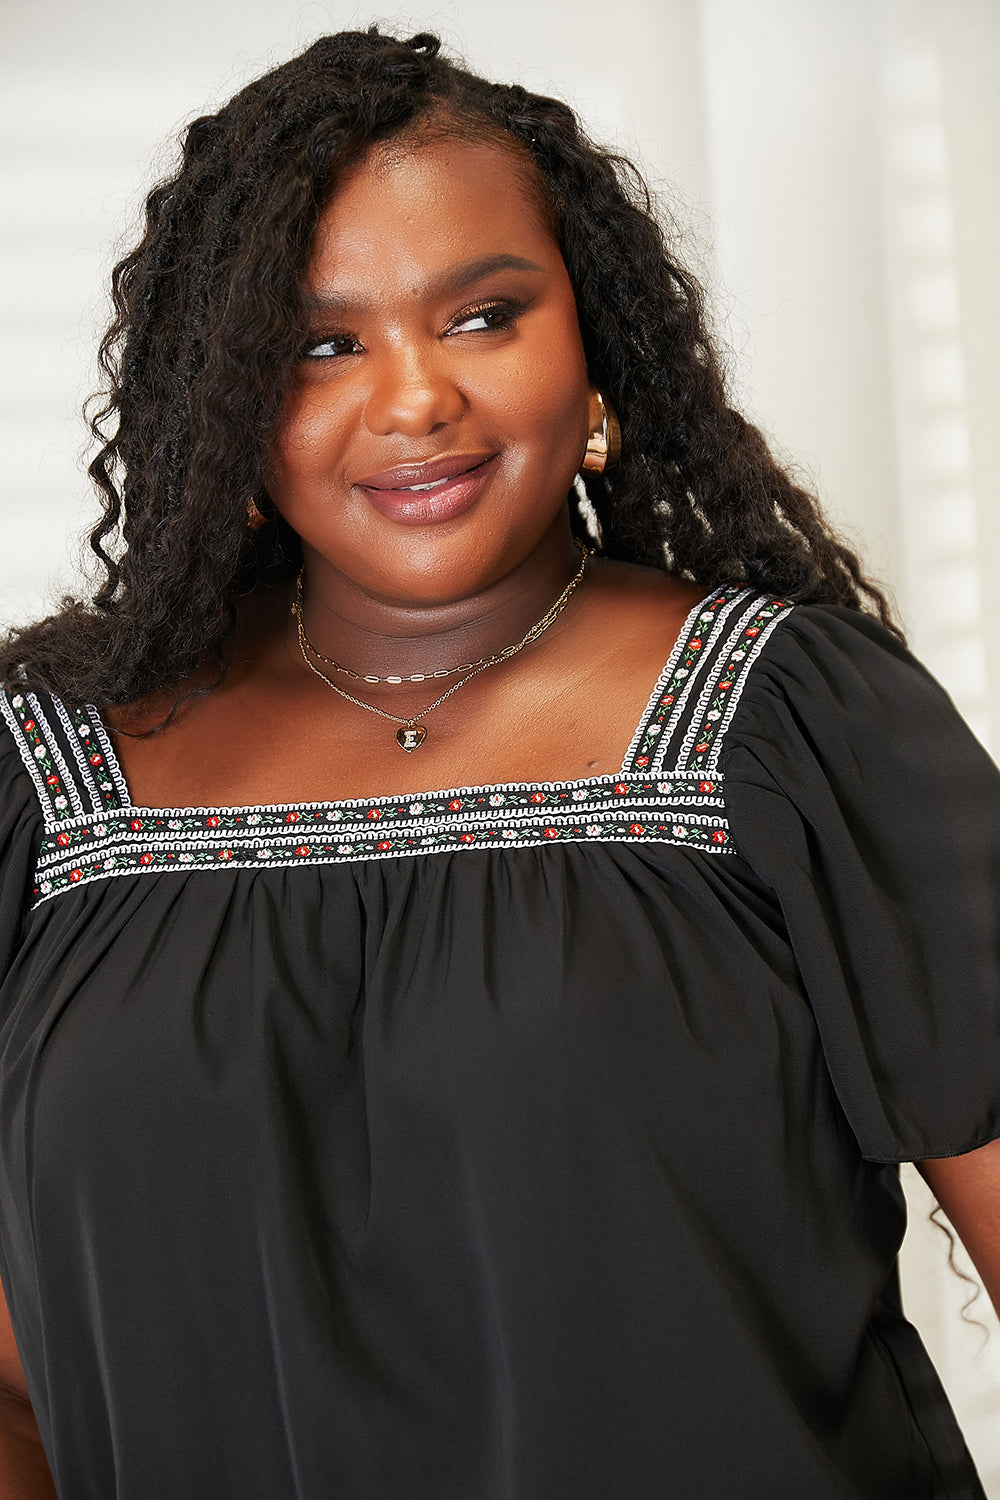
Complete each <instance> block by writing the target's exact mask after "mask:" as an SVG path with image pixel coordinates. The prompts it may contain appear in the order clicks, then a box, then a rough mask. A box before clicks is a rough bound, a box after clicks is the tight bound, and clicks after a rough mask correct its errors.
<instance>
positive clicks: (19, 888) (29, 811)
mask: <svg viewBox="0 0 1000 1500" xmlns="http://www.w3.org/2000/svg"><path fill="white" fill-rule="evenodd" d="M42 832H43V816H42V809H41V806H40V804H39V801H38V797H37V795H36V793H35V788H34V786H33V785H32V782H31V777H30V776H29V775H28V773H27V771H26V770H25V767H24V763H23V761H22V760H21V756H20V754H19V752H18V748H17V745H16V743H15V741H14V737H13V735H12V734H11V732H10V729H9V728H8V726H7V724H6V723H5V722H4V720H3V719H2V718H0V984H2V983H3V981H4V979H5V978H6V976H7V973H8V971H9V969H10V966H11V962H12V960H13V958H14V954H15V953H16V951H17V947H18V943H19V941H20V937H21V929H22V926H23V923H24V917H25V914H26V912H27V909H28V906H29V903H30V900H31V892H32V888H33V875H34V868H35V860H36V857H37V854H38V846H39V843H40V841H41V838H42Z"/></svg>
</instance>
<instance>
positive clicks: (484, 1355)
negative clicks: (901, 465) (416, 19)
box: [0, 31, 1000, 1500]
mask: <svg viewBox="0 0 1000 1500" xmlns="http://www.w3.org/2000/svg"><path fill="white" fill-rule="evenodd" d="M115 297H116V307H117V314H118V315H117V319H116V322H115V324H114V326H113V328H112V330H111V333H110V334H109V336H108V339H107V340H106V341H105V346H104V352H105V360H106V365H107V369H108V371H109V374H110V377H111V381H112V396H111V399H110V402H109V404H108V408H107V411H106V413H105V418H104V420H105V421H107V422H108V423H109V424H110V435H109V436H108V437H107V438H106V440H105V441H104V443H103V446H102V449H101V452H100V454H99V456H98V458H97V460H96V461H95V463H94V465H93V468H92V472H93V474H94V477H95V478H96V480H97V482H98V485H99V487H100V489H101V490H102V492H103V496H104V503H105V512H106V515H105V520H104V522H103V523H102V525H101V526H100V527H99V528H98V531H97V532H96V533H95V545H96V547H97V550H98V553H99V555H100V556H101V557H102V559H103V561H104V565H105V568H106V571H107V578H106V582H105V584H104V586H103V587H102V589H101V590H100V592H99V593H98V595H97V597H96V599H95V601H94V603H93V605H92V606H88V607H84V606H73V607H70V608H68V609H66V610H65V611H64V612H63V613H62V614H61V615H59V616H57V617H55V618H54V619H51V620H48V621H44V622H42V623H41V624H40V625H37V626H35V627H32V628H30V629H27V630H25V631H22V632H21V633H20V634H18V635H16V636H15V637H14V638H13V639H12V640H11V641H10V642H9V643H8V645H7V648H6V650H5V653H4V655H3V672H4V674H5V678H6V680H7V682H8V683H9V688H8V691H7V694H6V698H5V699H4V704H5V718H6V731H5V739H4V742H3V762H2V765H0V776H2V782H0V784H2V786H3V789H4V790H3V798H2V814H0V816H2V825H0V828H2V839H3V848H4V851H5V853H4V861H3V867H2V868H3V885H2V888H0V890H2V895H0V900H2V908H0V910H2V922H0V941H2V944H3V971H2V972H3V973H4V974H5V976H6V977H5V981H4V987H3V992H2V1002H0V1026H2V1031H0V1056H2V1064H3V1075H2V1080H3V1081H2V1091H0V1130H2V1135H0V1141H2V1154H0V1174H2V1179H3V1181H2V1188H3V1201H4V1203H5V1206H6V1207H5V1217H4V1223H3V1230H2V1240H0V1247H2V1257H0V1260H2V1270H3V1285H4V1289H5V1292H6V1296H7V1300H8V1302H9V1308H10V1317H11V1323H12V1327H13V1333H14V1335H15V1336H16V1348H17V1351H18V1352H19V1355H20V1364H18V1363H17V1362H16V1361H17V1356H16V1355H15V1353H14V1345H13V1341H11V1344H10V1351H9V1355H8V1361H7V1370H6V1384H7V1387H8V1389H9V1390H14V1391H16V1390H17V1389H18V1388H20V1391H21V1399H20V1401H19V1400H18V1398H17V1396H16V1395H13V1396H10V1398H9V1399H8V1402H7V1410H8V1416H9V1420H8V1423H7V1426H6V1431H7V1434H8V1438H7V1444H8V1455H9V1456H8V1458H7V1463H8V1469H9V1473H10V1476H11V1477H10V1478H9V1479H8V1480H7V1489H6V1490H5V1493H9V1494H12V1495H16V1496H18V1497H27V1496H37V1495H42V1494H51V1493H52V1489H51V1481H50V1480H49V1479H48V1478H47V1477H46V1475H45V1473H44V1470H43V1464H42V1460H41V1458H40V1456H39V1448H38V1445H37V1442H36V1443H34V1445H33V1443H32V1437H31V1433H30V1432H26V1430H25V1426H24V1424H25V1423H26V1421H27V1418H26V1412H27V1406H26V1398H30V1403H31V1407H32V1408H33V1411H34V1416H35V1419H36V1420H37V1428H38V1431H39V1433H40V1438H41V1442H42V1443H43V1444H44V1453H45V1459H46V1461H47V1464H48V1466H49V1467H50V1469H51V1474H52V1477H53V1481H54V1485H55V1489H56V1491H57V1492H58V1494H59V1495H60V1496H62V1497H65V1500H98V1497H99V1500H106V1497H109V1496H117V1497H122V1500H150V1497H159V1496H163V1497H167V1496H169V1497H177V1496H184V1497H185V1500H228V1497H233V1500H236V1497H239V1500H246V1497H250V1496H255V1497H256V1496H259V1497H261V1500H264V1497H266V1500H286V1497H287V1500H292V1497H295V1500H327V1497H329V1496H330V1495H338V1496H344V1497H349V1500H368V1497H371V1500H376V1497H378V1500H384V1497H399V1500H403V1497H406V1500H424V1497H426V1500H431V1497H433V1500H445V1497H448V1500H452V1497H454V1500H459V1497H461V1500H471V1497H475V1500H501V1497H503V1500H570V1497H572V1500H581V1497H584V1496H593V1497H602V1500H603V1497H614V1500H650V1497H654V1496H655V1497H659V1496H662V1495H668V1494H669V1495H678V1496H681V1495H683V1496H684V1497H685V1500H719V1497H730V1496H734V1495H739V1496H740V1497H741V1500H757V1497H759V1500H764V1497H767V1500H775V1497H779V1496H787V1497H795V1500H801V1497H804V1496H809V1497H810V1500H827V1497H829V1500H835V1497H836V1500H846V1497H848V1496H850V1497H861V1496H864V1497H872V1500H874V1497H878V1500H887V1497H899V1500H903V1497H905V1500H914V1497H917V1496H921V1497H923V1496H928V1497H929V1496H948V1497H958V1496H962V1497H968V1496H976V1495H979V1496H981V1495H982V1490H981V1487H980V1486H979V1482H978V1480H977V1478H976V1476H975V1472H974V1469H973V1466H972V1463H971V1460H970V1459H969V1457H968V1455H967V1453H966V1451H965V1448H964V1445H963V1443H962V1439H961V1437H960V1435H959V1433H958V1430H957V1428H956V1426H955V1423H954V1419H953V1417H952V1415H951V1413H950V1411H949V1409H948V1407H947V1403H946V1401H945V1399H944V1397H943V1394H942V1392H941V1390H940V1387H939V1385H938V1383H937V1380H936V1377H935V1375H934V1373H933V1370H932V1369H931V1367H930V1365H929V1362H928V1360H927V1357H926V1355H925V1353H924V1351H923V1349H922V1347H921V1345H920V1343H919V1340H918V1338H917V1336H916V1334H915V1333H914V1331H913V1330H912V1328H910V1326H909V1325H908V1324H907V1323H906V1322H905V1320H904V1319H903V1316H902V1313H901V1310H900V1306H899V1299H898V1291H897V1283H896V1276H895V1257H896V1252H897V1250H898V1246H899V1241H900V1238H901V1235H902V1230H903V1222H904V1209H903V1202H902V1198H901V1195H900V1189H899V1183H898V1174H897V1169H896V1165H895V1164H896V1163H897V1162H898V1161H900V1160H911V1159H912V1160H918V1161H921V1162H922V1164H923V1170H924V1172H925V1174H926V1176H927V1178H928V1180H929V1181H930V1183H931V1185H932V1186H933V1188H934V1189H935V1191H936V1192H937V1193H938V1195H939V1197H940V1198H941V1200H942V1201H943V1202H944V1204H945V1205H946V1207H947V1208H948V1211H949V1213H950V1214H951V1216H952V1218H953V1221H954V1222H955V1224H956V1226H957V1228H958V1230H959V1232H960V1233H961V1234H962V1236H963V1238H964V1239H965V1241H966V1243H967V1244H968V1246H969V1248H970V1251H971V1252H972V1254H973V1256H974V1257H975V1259H976V1262H977V1264H978V1266H979V1268H980V1270H981V1273H982V1275H983V1278H984V1280H986V1281H987V1283H988V1284H989V1285H990V1286H991V1288H992V1291H993V1295H994V1298H996V1297H997V1296H998V1295H1000V1294H998V1285H1000V1243H998V1239H1000V1236H998V1234H997V1225H998V1222H1000V1154H998V1152H1000V1148H998V1145H997V1143H996V1137H997V1135H998V1134H1000V1084H998V1079H997V1067H996V1055H997V1042H998V1040H1000V1013H998V1005H997V998H996V997H997V992H998V987H997V970H998V963H997V957H998V951H1000V943H998V934H997V903H996V899H995V893H996V883H997V875H998V865H1000V858H998V855H1000V848H998V839H997V820H996V816H995V814H996V810H997V808H998V805H1000V797H998V789H997V776H996V773H995V771H994V770H993V769H992V767H991V766H990V764H989V762H988V761H987V758H986V757H985V755H984V754H983V753H982V751H980V750H979V749H978V747H977V746H976V744H975V742H974V741H973V740H972V737H971V736H970V735H969V734H968V732H967V731H966V730H965V729H964V728H963V726H962V725H961V723H960V721H959V720H958V718H957V716H956V714H955V713H954V710H953V709H952V708H951V706H950V705H949V703H948V701H947V699H946V698H945V696H944V694H943V693H942V692H941V690H940V689H939V688H938V687H937V686H936V685H935V684H934V683H933V682H932V681H931V680H930V679H929V678H928V677H927V675H926V674H925V673H924V672H923V670H922V669H921V668H920V667H919V666H918V665H917V664H916V663H915V662H913V660H912V659H911V658H910V657H909V656H908V655H907V654H906V652H905V650H904V648H903V646H902V645H901V644H900V642H899V639H898V637H897V635H896V634H895V633H894V632H893V629H892V627H891V624H890V622H889V621H888V617H887V610H886V606H885V603H884V601H883V599H882V596H881V595H880V594H879V593H878V591H877V590H876V589H875V588H874V587H873V586H872V585H871V584H870V583H868V582H867V581H866V580H865V579H864V577H863V576H862V574H861V572H860V569H859V566H858V563H857V561H856V559H855V558H854V557H853V556H852V555H851V554H850V553H849V552H848V551H846V550H845V548H844V547H843V546H842V545H841V544H840V543H839V542H838V541H837V540H836V539H835V538H834V537H833V536H832V535H831V534H830V532H829V531H828V530H827V528H826V526H825V523H824V522H823V520H822V519H821V517H820V514H819V512H818V510H817V508H816V505H815V503H814V502H813V501H812V500H811V499H810V497H808V496H807V495H805V494H804V493H803V492H802V491H800V490H798V489H796V488H795V487H794V486H793V485H792V484H791V483H790V481H789V480H788V478H787V477H786V476H785V475H784V474H783V473H782V472H781V471H780V470H779V469H778V468H777V466H776V465H775V464H774V462H773V460H772V459H771V457H770V456H769V454H768V452H767V449H766V446H765V444H764V442H763V440H762V438H761V437H760V435H759V434H758V433H757V432H756V431H755V430H754V429H753V428H751V427H749V426H748V425H747V424H746V423H745V422H743V421H742V420H741V419H740V418H739V417H738V416H737V415H736V414H735V413H733V412H732V411H730V410H729V409H728V407H727V406H726V403H725V398H724V393H723V387H722V381H721V377H720V373H719V366H718V363H717V361H716V358H715V355H714V353H713V351H712V350H711V348H710V346H709V344H708V342H707V339H706V335H705V332H704V325H703V323H702V320H701V310H700V304H699V297H698V293H697V289H696V288H695V286H694V284H693V283H692V282H691V280H690V278H689V277H687V276H686V275H685V274H684V272H683V271H681V270H680V269H678V268H677V267H676V266H675V265H673V263H672V262H671V261H670V260H669V259H668V258H667V257H666V253H665V250H664V246H663V241H662V238H661V234H660V231H659V230H658V228H657V227H656V225H655V223H654V221H653V219H652V218H651V217H650V215H649V212H648V206H647V203H646V201H645V199H644V196H643V190H642V188H641V185H639V184H638V183H637V182H636V181H635V179H634V178H633V177H632V176H631V174H630V172H629V170H628V168H627V167H626V166H624V164H622V163H620V162H618V161H616V160H615V159H614V158H612V157H610V156H608V155H607V154H606V153H605V152H602V151H601V150H599V149H598V148H596V147H594V146H593V145H591V144H590V143H589V142H588V141H587V140H586V139H585V138H584V137H583V135H582V134H581V133H580V130H579V128H578V126H577V123H576V121H575V119H574V118H573V116H572V114H571V113H570V111H569V110H568V109H567V108H566V107H565V106H564V105H562V104H559V103H557V102H555V101H553V100H549V99H543V98H538V97H536V96H533V95H530V94H527V93H525V92H524V91H523V90H522V89H519V88H516V87H515V88H510V87H506V86H498V85H492V84H488V83H485V82H484V81H482V80H480V79H478V78H475V77H473V76H472V75H470V74H468V73H466V72H464V71H462V70H460V69H458V68H456V67H455V66H454V65H452V64H451V63H449V62H448V61H447V60H445V59H444V58H442V57H441V56H440V55H439V53H438V46H437V43H436V41H435V40H434V39H433V38H430V37H426V36H420V37H416V38H414V39H413V40H412V41H410V42H400V41H397V40H395V39H393V38H391V37H387V36H384V35H380V34H379V33H378V32H377V31H371V32H369V33H367V34H363V35H362V34H355V33H350V34H342V35H340V36H336V37H330V38H326V39H324V40H323V41H320V42H318V43H316V44H315V45H314V46H313V47H311V48H310V49H309V50H308V51H307V52H306V53H305V54H304V55H303V56H301V57H299V58H297V59H295V60H293V61H292V62H290V63H287V64H285V65H283V66H282V67H280V68H278V69H276V70H275V71H274V72H273V73H271V74H269V75H268V76H267V77H265V78H262V79H260V80H258V81H257V82H255V83H252V84H251V85H250V86H249V87H247V88H246V89H244V90H243V91H242V92H241V93H240V94H238V95H237V96H236V98H235V99H234V100H233V101H231V103H230V104H228V105H227V106H226V107H225V108H224V109H223V110H221V111H220V112H219V114H218V115H216V116H212V117H207V118H205V119H201V120H198V121H196V122H195V123H194V125H192V126H191V128H190V130H189V131H188V133H187V137H186V142H185V148H184V159H183V163H182V166H181V168H180V170H179V172H178V174H177V175H176V177H174V178H173V179H172V180H170V181H168V182H167V183H165V184H164V185H163V186H161V187H160V188H158V189H157V190H156V191H155V192H154V193H153V194H152V195H151V196H150V199H149V203H148V209H147V221H146V232H145V236H144V238H143V241H142V243H141V245H140V246H139V247H138V248H137V249H136V250H135V251H134V252H133V254H132V255H130V256H129V257H128V258H127V259H126V260H125V261H123V262H122V264H121V266H120V267H119V268H118V270H117V272H116V275H115ZM616 412H617V413H618V415H619V416H620V421H621V433H620V461H618V462H617V463H616V462H615V460H616V458H617V449H618V446H619V443H618V432H617V423H616V418H615V413H616ZM581 467H582V470H583V473H582V484H577V486H576V488H575V489H574V482H575V481H574V476H576V475H577V472H578V471H579V470H581ZM567 497H569V500H567ZM105 544H109V545H108V546H107V549H106V545H105ZM864 605H868V606H870V607H871V609H872V610H873V611H874V614H875V616H878V617H880V618H873V616H872V614H870V613H866V612H864V609H863V606H864ZM880 620H881V623H880ZM887 627H888V628H887ZM87 705H90V706H89V707H88V706H87ZM441 788H446V789H449V790H444V791H442V790H440V789H441ZM22 1367H23V1369H22ZM10 1413H17V1414H18V1415H19V1416H20V1418H21V1421H22V1426H21V1428H20V1430H17V1429H16V1426H15V1422H14V1419H13V1418H12V1417H10Z"/></svg>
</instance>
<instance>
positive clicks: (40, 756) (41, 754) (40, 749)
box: [35, 745, 45, 760]
mask: <svg viewBox="0 0 1000 1500" xmlns="http://www.w3.org/2000/svg"><path fill="white" fill-rule="evenodd" d="M35 759H36V760H44V759H45V746H44V745H36V746H35Z"/></svg>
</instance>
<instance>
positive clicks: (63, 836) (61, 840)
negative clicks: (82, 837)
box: [56, 833, 69, 848]
mask: <svg viewBox="0 0 1000 1500" xmlns="http://www.w3.org/2000/svg"><path fill="white" fill-rule="evenodd" d="M56 843H57V844H61V845H62V846H63V848H65V847H66V845H67V844H68V843H69V834H68V833H60V834H58V835H57V836H56Z"/></svg>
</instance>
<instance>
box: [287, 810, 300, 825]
mask: <svg viewBox="0 0 1000 1500" xmlns="http://www.w3.org/2000/svg"><path fill="white" fill-rule="evenodd" d="M298 821H299V815H298V813H297V812H290V813H286V814H285V822H286V823H297V822H298Z"/></svg>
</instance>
